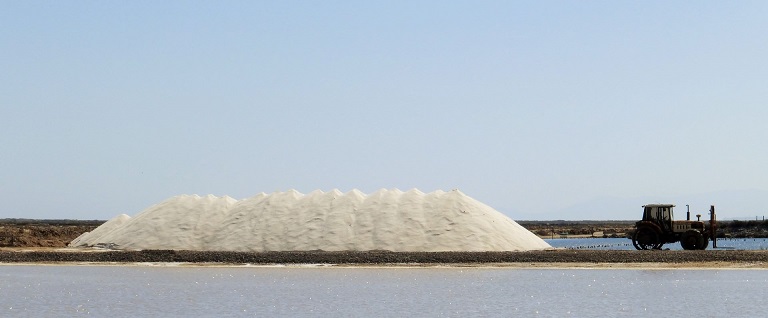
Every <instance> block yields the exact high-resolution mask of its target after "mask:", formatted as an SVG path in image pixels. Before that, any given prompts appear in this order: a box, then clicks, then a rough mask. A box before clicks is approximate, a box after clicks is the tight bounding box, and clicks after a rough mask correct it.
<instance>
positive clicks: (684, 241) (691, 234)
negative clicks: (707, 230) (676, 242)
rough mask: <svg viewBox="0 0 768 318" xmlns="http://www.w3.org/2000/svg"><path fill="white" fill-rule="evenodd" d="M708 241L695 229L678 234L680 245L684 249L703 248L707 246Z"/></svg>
mask: <svg viewBox="0 0 768 318" xmlns="http://www.w3.org/2000/svg"><path fill="white" fill-rule="evenodd" d="M707 245H709V241H707V238H706V237H704V235H702V234H701V232H699V231H696V230H688V231H685V233H683V235H681V236H680V246H682V247H683V249H684V250H703V249H705V248H707Z"/></svg>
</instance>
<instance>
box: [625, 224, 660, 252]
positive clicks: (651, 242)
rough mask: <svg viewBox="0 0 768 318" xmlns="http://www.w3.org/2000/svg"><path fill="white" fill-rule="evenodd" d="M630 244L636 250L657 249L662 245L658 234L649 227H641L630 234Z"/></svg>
mask: <svg viewBox="0 0 768 318" xmlns="http://www.w3.org/2000/svg"><path fill="white" fill-rule="evenodd" d="M632 245H634V246H635V248H636V249H638V250H650V249H658V248H660V247H661V245H663V243H661V241H659V235H658V234H657V233H656V231H654V230H653V229H651V228H648V227H641V228H638V229H637V230H635V234H634V235H632Z"/></svg>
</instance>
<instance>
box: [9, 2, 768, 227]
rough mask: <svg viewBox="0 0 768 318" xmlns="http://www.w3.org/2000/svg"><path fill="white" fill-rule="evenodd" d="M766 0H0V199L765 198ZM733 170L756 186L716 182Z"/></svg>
mask: <svg viewBox="0 0 768 318" xmlns="http://www.w3.org/2000/svg"><path fill="white" fill-rule="evenodd" d="M766 16H768V3H766V2H763V1H754V2H750V1H740V2H717V1H701V2H682V1H680V2H669V1H643V2H630V1H588V2H586V1H579V2H576V1H562V2H561V1H525V2H521V1H487V2H481V3H476V2H473V1H466V2H448V3H446V2H445V1H401V2H400V1H362V2H361V1H270V2H266V1H264V2H260V1H243V2H236V1H210V2H189V1H184V2H182V1H163V2H156V1H126V2H98V1H76V2H75V1H72V2H55V1H49V2H42V1H41V2H31V1H27V2H24V1H16V2H4V3H3V4H0V70H2V72H1V73H2V75H0V142H1V143H2V150H1V152H0V160H1V161H2V167H0V179H1V180H2V183H0V200H1V202H3V203H4V204H3V205H2V206H0V218H3V217H30V218H75V219H108V218H111V217H113V216H115V215H117V214H119V213H127V214H129V215H135V214H136V213H138V212H140V211H141V210H143V209H144V208H147V207H149V206H150V205H152V204H155V203H158V202H160V201H161V200H164V199H165V198H168V197H170V196H173V195H178V194H193V193H196V194H209V193H210V194H216V195H230V196H232V197H234V198H238V199H240V198H246V197H249V196H252V195H254V194H256V193H258V192H267V193H269V192H273V191H284V190H288V189H297V190H298V191H301V192H304V193H308V192H310V191H312V190H315V189H322V190H330V189H334V188H338V189H340V190H342V191H349V190H351V189H354V188H357V189H360V190H362V191H364V192H373V191H375V190H377V189H380V188H400V189H404V190H405V189H410V188H414V187H415V188H419V189H421V190H422V191H425V192H429V191H433V190H436V189H443V190H450V189H454V188H458V189H460V190H462V191H463V192H465V193H466V194H468V195H470V196H472V197H474V198H476V199H478V200H480V201H482V202H484V203H486V204H488V205H490V206H492V207H494V208H496V209H498V210H500V211H502V212H504V213H506V214H507V215H510V216H511V217H512V218H515V219H536V218H540V219H553V218H555V219H583V218H615V219H634V218H636V217H637V215H639V212H638V211H640V209H639V206H638V204H643V203H649V202H654V201H659V200H663V201H665V202H666V201H668V200H671V202H672V203H677V204H678V206H680V205H685V204H689V203H687V202H679V201H677V200H678V199H679V198H694V197H696V198H701V199H691V200H692V201H696V200H700V201H701V202H698V201H697V202H691V203H695V204H696V207H697V208H701V209H705V210H706V208H708V205H709V204H711V203H718V204H721V205H720V207H721V208H720V209H721V211H724V212H722V213H726V214H727V213H731V214H734V215H757V214H764V213H765V212H763V210H766V208H764V206H765V204H764V202H760V200H759V198H761V197H766V195H768V170H767V169H766V168H765V163H766V162H768V148H766V147H765V146H764V143H765V140H766V139H767V138H766V137H768V130H767V129H766V128H765V120H766V119H768V107H765V106H766V101H768V90H766V87H767V86H766V83H767V80H768V77H767V75H768V62H766V59H765V57H766V56H768V20H766V19H765V17H766ZM739 191H748V192H749V193H752V194H754V195H752V196H751V197H750V199H744V198H743V197H741V199H733V198H731V196H727V195H724V194H723V193H730V194H733V193H735V192H739ZM704 194H708V195H709V196H708V197H707V196H704ZM718 196H722V197H718ZM646 201H647V202H646ZM590 202H592V204H591V205H589V208H587V209H588V210H589V211H580V210H574V209H573V207H574V206H580V205H583V204H585V203H590ZM607 202H611V203H610V204H609V203H607ZM638 202H639V203H638ZM692 205H693V204H692ZM729 210H730V211H729Z"/></svg>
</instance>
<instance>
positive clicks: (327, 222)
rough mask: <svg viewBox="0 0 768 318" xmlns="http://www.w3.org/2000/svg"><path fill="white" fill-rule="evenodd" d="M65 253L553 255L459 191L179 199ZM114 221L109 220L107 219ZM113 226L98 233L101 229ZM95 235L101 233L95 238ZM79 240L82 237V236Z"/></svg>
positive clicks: (540, 242)
mask: <svg viewBox="0 0 768 318" xmlns="http://www.w3.org/2000/svg"><path fill="white" fill-rule="evenodd" d="M123 219H124V222H123V223H121V224H119V226H115V225H113V224H116V223H117V222H112V220H110V221H109V222H107V223H104V225H102V226H101V227H99V228H97V229H95V230H94V231H93V232H91V234H89V235H87V236H85V237H84V238H80V237H78V239H76V240H75V241H77V242H75V241H73V243H72V244H71V246H93V245H96V244H110V243H111V244H117V245H118V246H119V248H122V249H172V250H198V251H203V250H208V251H253V252H265V251H312V250H323V251H371V250H388V251H428V252H437V251H527V250H540V249H547V248H551V246H550V245H549V244H547V243H546V242H544V241H543V240H542V239H540V238H539V237H537V236H536V235H534V234H533V233H531V232H530V231H528V230H526V229H525V228H523V227H522V226H520V225H519V224H517V223H516V222H515V221H513V220H511V219H510V218H508V217H506V216H505V215H503V214H501V213H500V212H498V211H496V210H494V209H493V208H491V207H489V206H487V205H485V204H482V203H480V202H478V201H477V200H474V199H472V198H470V197H468V196H467V195H465V194H463V193H461V192H460V191H458V190H453V191H450V192H444V191H435V192H431V193H426V194H425V193H423V192H421V191H419V190H416V189H413V190H410V191H407V192H403V191H400V190H397V189H393V190H384V189H382V190H379V191H376V192H374V193H371V194H368V195H366V194H363V193H362V192H360V191H358V190H352V191H350V192H347V193H342V192H340V191H338V190H332V191H329V192H323V191H320V190H317V191H313V192H311V193H309V194H306V195H305V194H301V193H299V192H298V191H295V190H290V191H287V192H275V193H272V194H264V193H260V194H257V195H256V196H253V197H251V198H247V199H243V200H239V201H238V200H235V199H232V198H230V197H227V196H224V197H216V196H212V195H208V196H202V197H201V196H197V195H182V196H176V197H173V198H170V199H168V200H165V201H163V202H161V203H159V204H157V205H154V206H152V207H150V208H148V209H146V210H144V211H143V212H141V213H140V214H138V215H137V216H135V217H133V218H130V219H125V218H123ZM113 220H114V219H113ZM105 226H109V227H113V228H111V229H109V230H108V231H106V230H105V231H101V228H102V227H105ZM94 233H99V235H98V236H96V235H95V234H94ZM84 235H85V234H84Z"/></svg>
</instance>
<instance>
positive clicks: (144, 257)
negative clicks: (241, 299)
mask: <svg viewBox="0 0 768 318" xmlns="http://www.w3.org/2000/svg"><path fill="white" fill-rule="evenodd" d="M140 262H180V263H193V264H222V265H226V264H263V265H268V264H339V265H397V264H418V265H451V264H453V265H468V266H471V265H483V264H489V265H490V264H495V265H501V266H503V265H504V264H518V265H519V264H531V265H534V264H559V266H563V265H567V264H581V266H585V265H586V266H588V267H593V266H594V265H599V264H641V265H642V264H650V263H662V264H678V265H691V266H694V267H718V266H723V267H734V265H735V266H737V267H738V265H739V264H742V265H743V264H753V265H755V264H757V266H758V267H768V265H762V264H764V263H768V251H735V250H708V251H605V250H549V251H530V252H385V251H370V252H322V251H310V252H267V253H251V252H216V251H203V252H201V251H172V250H144V251H93V250H88V251H85V250H77V249H71V250H45V251H41V250H32V251H24V250H2V251H0V263H140ZM590 264H591V265H590ZM707 264H709V265H707ZM718 264H719V265H718ZM728 264H730V265H728ZM574 266H577V267H578V266H579V265H574Z"/></svg>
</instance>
